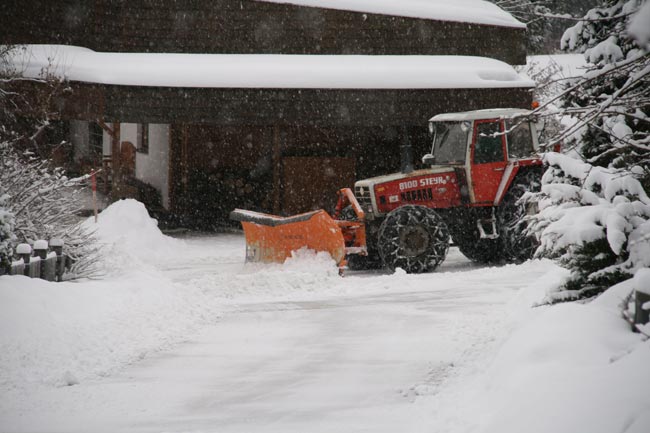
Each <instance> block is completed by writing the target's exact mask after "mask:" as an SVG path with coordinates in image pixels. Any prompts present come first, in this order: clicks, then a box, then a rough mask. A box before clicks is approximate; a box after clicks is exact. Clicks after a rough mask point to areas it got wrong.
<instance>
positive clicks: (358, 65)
mask: <svg viewBox="0 0 650 433" xmlns="http://www.w3.org/2000/svg"><path fill="white" fill-rule="evenodd" d="M11 63H12V64H13V66H14V68H15V69H16V71H17V72H18V73H20V74H22V75H23V76H25V77H31V78H36V77H40V76H43V74H48V75H54V76H58V77H62V78H64V79H66V80H69V81H77V82H83V83H94V84H106V85H120V86H144V87H176V88H256V89H478V88H522V87H524V88H532V87H534V82H533V81H531V80H530V79H529V78H528V77H525V76H522V75H520V74H518V73H517V72H516V71H515V70H514V69H513V67H512V66H510V65H508V64H507V63H504V62H502V61H499V60H495V59H490V58H485V57H472V56H366V55H363V56H361V55H279V54H278V55H276V54H175V53H105V52H95V51H93V50H90V49H87V48H82V47H76V46H67V45H26V46H24V47H21V48H18V49H17V50H16V51H15V52H14V54H13V56H12V57H11Z"/></svg>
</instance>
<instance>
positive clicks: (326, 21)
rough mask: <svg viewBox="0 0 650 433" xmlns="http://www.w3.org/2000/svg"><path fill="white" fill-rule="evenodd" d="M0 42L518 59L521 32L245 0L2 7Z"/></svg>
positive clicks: (64, 1)
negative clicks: (0, 36) (0, 37)
mask: <svg viewBox="0 0 650 433" xmlns="http://www.w3.org/2000/svg"><path fill="white" fill-rule="evenodd" d="M0 8H2V10H1V11H0V12H1V13H0V28H2V29H3V31H2V33H3V35H2V41H0V42H3V43H48V44H51V43H60V44H70V45H80V46H85V47H88V48H91V49H94V50H96V51H127V52H185V53H260V54H264V53H275V54H426V55H439V54H450V55H477V56H483V57H492V58H496V59H500V60H503V61H506V62H507V63H510V64H524V63H525V62H526V58H525V55H526V46H525V43H526V42H525V39H526V36H525V30H523V29H513V28H508V27H498V26H488V25H478V24H466V23H454V22H444V21H434V20H424V19H415V18H407V17H395V16H388V15H379V14H364V13H358V12H349V11H339V10H332V9H320V8H311V7H303V6H295V5H288V4H276V3H265V2H259V1H254V0H129V1H126V0H94V1H90V0H86V1H83V0H61V1H51V0H31V1H25V0H8V1H7V0H6V1H4V2H3V4H2V5H1V6H0Z"/></svg>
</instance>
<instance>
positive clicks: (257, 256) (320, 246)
mask: <svg viewBox="0 0 650 433" xmlns="http://www.w3.org/2000/svg"><path fill="white" fill-rule="evenodd" d="M344 209H351V210H352V212H353V215H350V214H349V213H348V216H347V219H346V218H343V213H344ZM340 218H343V219H340ZM350 218H351V219H350ZM230 219H232V220H235V221H239V222H241V224H242V227H243V228H244V235H245V237H246V261H247V262H265V263H269V262H278V263H282V262H284V261H285V260H286V259H287V258H289V257H291V252H292V251H295V250H299V249H300V248H309V249H312V250H315V251H327V252H328V253H329V254H330V255H331V256H332V258H333V259H334V260H335V261H336V263H337V264H338V265H339V270H340V271H341V272H342V269H343V268H344V267H345V265H346V264H347V262H346V260H345V256H346V254H360V255H366V254H367V253H368V252H367V251H368V250H367V247H366V227H365V214H364V212H363V210H362V209H361V206H359V203H358V202H357V199H356V198H355V197H354V193H352V190H351V189H349V188H343V189H341V190H339V191H338V202H337V204H336V209H335V210H334V216H333V217H331V216H330V215H329V214H328V213H327V212H325V211H324V210H322V209H321V210H315V211H312V212H307V213H303V214H300V215H295V216H291V217H280V216H275V215H269V214H265V213H260V212H253V211H248V210H242V209H235V210H234V211H232V212H231V213H230Z"/></svg>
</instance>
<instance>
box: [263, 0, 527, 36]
mask: <svg viewBox="0 0 650 433" xmlns="http://www.w3.org/2000/svg"><path fill="white" fill-rule="evenodd" d="M261 1H265V2H268V3H288V4H293V5H299V6H310V7H319V8H326V9H338V10H345V11H354V12H367V13H372V14H381V15H395V16H403V17H410V18H423V19H431V20H443V21H456V22H465V23H475V24H489V25H495V26H501V27H516V28H522V29H523V28H526V25H525V24H523V23H521V22H519V21H517V20H516V19H515V18H514V17H513V16H512V15H510V14H509V13H508V12H506V11H504V10H502V9H500V8H499V7H497V6H496V5H494V4H492V3H489V2H486V1H480V0H454V1H453V2H451V1H448V0H261Z"/></svg>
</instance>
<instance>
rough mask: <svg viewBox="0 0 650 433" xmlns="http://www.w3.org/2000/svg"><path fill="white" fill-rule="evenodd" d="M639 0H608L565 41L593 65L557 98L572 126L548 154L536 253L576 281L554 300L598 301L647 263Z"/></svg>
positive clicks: (645, 104)
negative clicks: (636, 34) (635, 27)
mask: <svg viewBox="0 0 650 433" xmlns="http://www.w3.org/2000/svg"><path fill="white" fill-rule="evenodd" d="M642 3H643V2H642V1H640V0H605V1H604V4H603V5H601V6H599V7H596V8H593V9H591V10H590V11H589V12H588V13H587V14H586V15H585V17H584V18H583V19H582V20H581V21H579V22H578V23H577V24H576V25H574V26H572V27H571V28H569V29H567V31H566V32H565V33H564V35H563V37H562V48H563V49H564V50H573V51H578V52H581V53H584V55H585V59H586V60H587V62H588V63H589V68H588V70H587V72H586V73H585V75H584V76H583V77H580V78H578V79H576V80H575V81H574V82H571V83H569V84H568V85H567V86H566V88H565V90H564V91H563V93H562V94H561V95H560V96H558V98H557V99H559V101H560V103H561V106H562V109H561V111H560V114H564V115H567V114H568V115H571V116H572V117H573V120H574V124H573V125H572V126H571V127H569V128H567V129H566V130H564V131H563V132H562V133H561V134H559V136H556V137H555V140H559V139H563V140H564V141H565V152H567V153H568V154H569V155H570V156H565V155H559V154H548V155H547V156H546V162H547V163H548V164H549V165H550V168H549V170H548V171H547V172H546V174H545V176H544V179H543V183H544V185H543V187H542V191H541V193H539V194H536V195H534V196H532V197H529V198H528V199H530V200H533V201H536V202H537V204H538V206H539V208H540V213H539V214H538V215H537V216H535V217H534V218H532V224H531V226H530V227H531V230H533V231H535V232H536V233H537V235H538V236H539V237H540V238H541V246H540V248H539V250H538V255H541V256H546V257H551V258H556V259H559V261H560V264H562V265H563V266H565V267H566V268H568V269H570V270H571V277H570V279H569V281H568V282H567V283H566V284H565V286H564V287H562V288H561V290H560V292H559V293H556V294H554V295H553V296H551V300H552V301H555V300H566V299H576V298H582V297H587V296H591V295H594V294H597V293H599V292H601V291H603V290H606V289H607V288H608V287H610V286H611V285H613V284H615V283H617V282H620V281H622V280H625V279H627V278H630V277H631V276H633V275H634V273H635V272H636V271H637V270H639V269H641V268H643V267H649V266H650V198H648V195H647V191H649V190H650V188H649V186H650V134H649V131H650V118H649V117H648V116H650V86H649V84H650V83H649V81H650V55H649V54H648V50H647V46H640V45H639V44H638V43H637V41H636V40H634V39H633V38H632V37H631V36H630V35H629V34H628V26H629V22H630V21H631V20H632V17H633V16H634V15H635V13H637V12H638V10H639V8H640V6H641V4H642ZM648 25H649V26H650V23H648Z"/></svg>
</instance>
